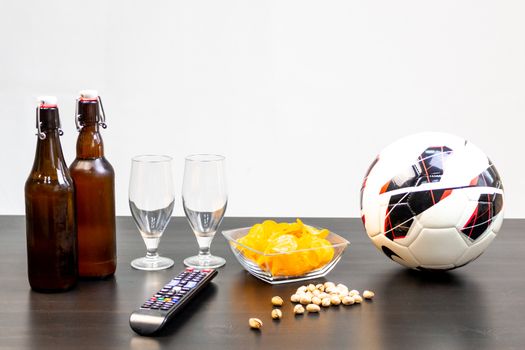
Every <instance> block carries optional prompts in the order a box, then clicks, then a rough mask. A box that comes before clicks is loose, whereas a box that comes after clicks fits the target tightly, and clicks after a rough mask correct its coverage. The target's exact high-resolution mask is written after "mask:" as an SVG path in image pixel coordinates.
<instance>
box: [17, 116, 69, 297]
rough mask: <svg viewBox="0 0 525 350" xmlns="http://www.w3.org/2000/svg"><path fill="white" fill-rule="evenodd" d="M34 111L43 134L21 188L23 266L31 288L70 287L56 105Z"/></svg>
mask: <svg viewBox="0 0 525 350" xmlns="http://www.w3.org/2000/svg"><path fill="white" fill-rule="evenodd" d="M40 113H41V117H42V131H43V134H45V139H39V140H38V143H37V150H36V155H35V161H34V164H33V169H32V171H31V173H30V174H29V177H28V179H27V181H26V183H25V188H24V192H25V207H26V239H27V267H28V278H29V284H30V285H31V288H32V289H34V290H36V291H41V292H55V291H63V290H68V289H70V288H72V287H74V285H75V284H76V282H77V279H78V267H77V234H76V221H75V189H74V184H73V179H72V178H71V175H70V174H69V170H68V168H67V166H66V164H65V161H64V158H63V154H62V148H61V145H60V139H59V131H58V128H55V126H56V125H55V124H59V122H58V111H57V110H56V108H54V110H47V111H44V110H41V112H40ZM55 118H56V122H55Z"/></svg>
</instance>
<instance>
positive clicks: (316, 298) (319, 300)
mask: <svg viewBox="0 0 525 350" xmlns="http://www.w3.org/2000/svg"><path fill="white" fill-rule="evenodd" d="M312 304H315V305H321V298H319V297H313V298H312Z"/></svg>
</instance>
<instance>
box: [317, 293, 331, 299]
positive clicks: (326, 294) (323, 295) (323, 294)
mask: <svg viewBox="0 0 525 350" xmlns="http://www.w3.org/2000/svg"><path fill="white" fill-rule="evenodd" d="M329 296H330V295H329V294H328V293H325V292H322V293H321V294H319V295H318V297H319V298H321V300H323V299H324V298H327V297H329Z"/></svg>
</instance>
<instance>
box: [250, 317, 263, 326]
mask: <svg viewBox="0 0 525 350" xmlns="http://www.w3.org/2000/svg"><path fill="white" fill-rule="evenodd" d="M248 324H249V325H250V327H251V328H253V329H261V327H262V326H263V323H262V321H261V320H259V319H258V318H250V319H249V320H248Z"/></svg>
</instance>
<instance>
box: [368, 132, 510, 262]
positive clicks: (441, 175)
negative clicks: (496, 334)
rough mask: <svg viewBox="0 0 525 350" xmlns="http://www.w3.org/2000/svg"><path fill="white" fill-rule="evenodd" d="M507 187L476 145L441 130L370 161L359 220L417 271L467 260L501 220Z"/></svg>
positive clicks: (381, 245)
mask: <svg viewBox="0 0 525 350" xmlns="http://www.w3.org/2000/svg"><path fill="white" fill-rule="evenodd" d="M503 201H504V194H503V185H502V183H501V180H500V176H499V174H498V172H497V170H496V167H495V166H494V165H493V164H492V162H491V161H490V159H488V158H487V156H486V155H485V154H484V153H483V152H482V151H481V150H480V149H479V148H477V147H476V146H474V145H473V144H472V143H470V142H468V141H467V140H465V139H462V138H460V137H457V136H454V135H450V134H444V133H421V134H416V135H412V136H409V137H406V138H403V139H401V140H398V141H396V142H394V143H393V144H391V145H389V146H388V147H386V148H385V149H383V150H382V151H381V152H380V153H379V155H378V156H377V157H376V159H375V160H374V161H373V162H372V164H371V165H370V167H369V169H368V171H367V173H366V175H365V178H364V180H363V185H362V187H361V218H362V220H363V224H364V225H365V229H366V232H367V234H368V236H369V237H370V239H371V240H372V242H373V243H374V245H375V246H376V247H377V248H378V249H379V250H380V251H382V252H383V253H384V254H385V255H386V256H388V257H389V258H390V259H392V260H394V261H395V262H398V263H400V264H402V265H404V266H407V267H410V268H414V269H419V270H427V269H430V270H448V269H454V268H458V267H461V266H464V265H466V264H468V263H469V262H471V261H473V260H475V259H476V258H478V257H479V256H480V255H481V254H482V253H483V252H484V251H485V249H486V248H487V247H488V246H489V244H490V243H491V242H492V240H493V239H494V238H495V237H496V234H497V233H498V232H499V230H500V228H501V224H502V222H503Z"/></svg>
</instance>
